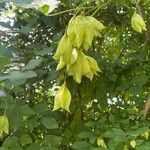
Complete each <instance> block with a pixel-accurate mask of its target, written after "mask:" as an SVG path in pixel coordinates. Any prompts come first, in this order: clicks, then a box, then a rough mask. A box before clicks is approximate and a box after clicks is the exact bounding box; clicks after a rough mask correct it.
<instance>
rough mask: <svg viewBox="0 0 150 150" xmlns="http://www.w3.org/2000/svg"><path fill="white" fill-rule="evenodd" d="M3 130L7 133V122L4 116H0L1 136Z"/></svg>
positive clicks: (1, 135)
mask: <svg viewBox="0 0 150 150" xmlns="http://www.w3.org/2000/svg"><path fill="white" fill-rule="evenodd" d="M3 132H4V133H6V134H9V122H8V118H7V117H6V116H0V137H1V138H2V137H3Z"/></svg>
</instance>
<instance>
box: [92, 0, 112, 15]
mask: <svg viewBox="0 0 150 150" xmlns="http://www.w3.org/2000/svg"><path fill="white" fill-rule="evenodd" d="M111 1H112V0H108V2H107V3H105V4H104V5H101V6H99V7H98V8H97V9H96V10H95V11H94V13H93V14H92V16H94V15H96V13H97V12H98V11H99V10H100V9H101V8H102V7H104V6H107V5H108V4H110V3H111Z"/></svg>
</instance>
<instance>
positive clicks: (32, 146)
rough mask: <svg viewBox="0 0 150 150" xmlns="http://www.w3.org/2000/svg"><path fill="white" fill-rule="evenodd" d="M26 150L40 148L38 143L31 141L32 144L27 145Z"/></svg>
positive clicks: (38, 149) (37, 149)
mask: <svg viewBox="0 0 150 150" xmlns="http://www.w3.org/2000/svg"><path fill="white" fill-rule="evenodd" d="M26 150H41V149H40V144H38V143H33V144H31V145H29V146H28V147H27V149H26Z"/></svg>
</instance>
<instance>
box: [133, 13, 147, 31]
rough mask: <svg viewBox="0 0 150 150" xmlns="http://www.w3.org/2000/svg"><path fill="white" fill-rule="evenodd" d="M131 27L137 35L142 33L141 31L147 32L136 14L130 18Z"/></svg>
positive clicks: (140, 17) (142, 21)
mask: <svg viewBox="0 0 150 150" xmlns="http://www.w3.org/2000/svg"><path fill="white" fill-rule="evenodd" d="M131 26H132V28H133V29H134V30H135V31H137V32H139V33H142V31H147V29H146V24H145V22H144V20H143V18H142V16H141V15H139V14H137V13H134V14H133V16H132V18H131Z"/></svg>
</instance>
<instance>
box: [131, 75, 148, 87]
mask: <svg viewBox="0 0 150 150" xmlns="http://www.w3.org/2000/svg"><path fill="white" fill-rule="evenodd" d="M148 78H149V77H148V76H147V75H145V74H139V75H136V76H134V77H133V78H132V83H133V84H135V85H138V86H139V85H140V86H142V85H144V84H146V83H147V82H148Z"/></svg>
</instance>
